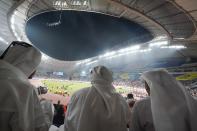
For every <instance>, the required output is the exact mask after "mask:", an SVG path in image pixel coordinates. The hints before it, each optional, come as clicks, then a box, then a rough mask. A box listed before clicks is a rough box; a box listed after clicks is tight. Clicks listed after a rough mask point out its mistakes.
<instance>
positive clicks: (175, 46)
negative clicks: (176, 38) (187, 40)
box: [161, 45, 187, 49]
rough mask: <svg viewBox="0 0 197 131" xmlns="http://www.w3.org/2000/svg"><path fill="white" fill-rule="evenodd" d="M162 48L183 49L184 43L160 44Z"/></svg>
mask: <svg viewBox="0 0 197 131" xmlns="http://www.w3.org/2000/svg"><path fill="white" fill-rule="evenodd" d="M161 48H162V49H185V48H187V47H186V46H184V45H171V46H161Z"/></svg>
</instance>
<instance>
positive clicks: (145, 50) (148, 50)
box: [139, 48, 152, 53]
mask: <svg viewBox="0 0 197 131" xmlns="http://www.w3.org/2000/svg"><path fill="white" fill-rule="evenodd" d="M151 50H152V49H150V48H148V49H143V50H140V51H139V52H142V53H145V52H150V51H151Z"/></svg>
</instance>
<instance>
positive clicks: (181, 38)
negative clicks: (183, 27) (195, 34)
mask: <svg viewBox="0 0 197 131" xmlns="http://www.w3.org/2000/svg"><path fill="white" fill-rule="evenodd" d="M174 39H175V40H184V39H185V38H183V37H180V38H174Z"/></svg>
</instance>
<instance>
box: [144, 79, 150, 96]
mask: <svg viewBox="0 0 197 131" xmlns="http://www.w3.org/2000/svg"><path fill="white" fill-rule="evenodd" d="M144 85H145V89H146V92H147V93H148V95H149V96H150V87H149V85H148V84H147V82H146V81H145V82H144Z"/></svg>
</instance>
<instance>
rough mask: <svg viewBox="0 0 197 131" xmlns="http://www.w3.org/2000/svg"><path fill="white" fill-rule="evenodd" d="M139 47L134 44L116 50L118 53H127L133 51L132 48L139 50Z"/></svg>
mask: <svg viewBox="0 0 197 131" xmlns="http://www.w3.org/2000/svg"><path fill="white" fill-rule="evenodd" d="M139 49H140V46H139V45H135V46H131V47H128V48H124V49H120V50H118V51H117V52H118V53H127V52H129V51H134V50H139Z"/></svg>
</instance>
